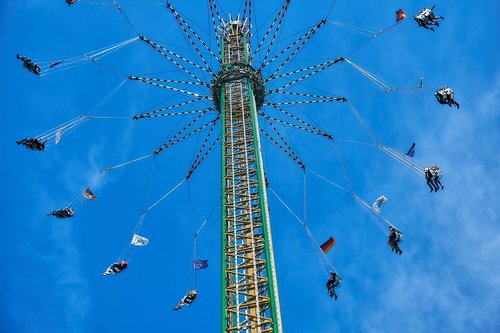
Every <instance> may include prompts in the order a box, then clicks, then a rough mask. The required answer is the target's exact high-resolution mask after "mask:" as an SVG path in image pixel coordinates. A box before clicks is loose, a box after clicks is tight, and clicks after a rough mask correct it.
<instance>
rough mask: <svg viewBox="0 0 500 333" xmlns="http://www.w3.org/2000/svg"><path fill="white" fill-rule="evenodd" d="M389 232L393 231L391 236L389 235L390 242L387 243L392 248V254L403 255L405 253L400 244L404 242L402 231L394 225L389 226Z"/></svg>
mask: <svg viewBox="0 0 500 333" xmlns="http://www.w3.org/2000/svg"><path fill="white" fill-rule="evenodd" d="M389 230H390V231H391V234H390V235H389V240H388V241H387V243H388V244H389V246H390V247H391V251H392V252H396V254H399V255H401V253H403V251H401V249H400V248H399V242H400V241H401V240H402V234H401V231H399V230H398V229H396V228H395V227H393V226H392V225H391V226H389Z"/></svg>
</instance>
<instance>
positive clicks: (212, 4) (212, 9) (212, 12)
mask: <svg viewBox="0 0 500 333" xmlns="http://www.w3.org/2000/svg"><path fill="white" fill-rule="evenodd" d="M209 7H210V15H211V16H212V24H213V28H214V32H215V35H214V38H215V40H216V41H217V49H218V50H220V49H221V45H220V41H219V37H218V36H217V35H218V33H217V26H218V25H217V23H216V22H215V15H217V19H218V20H219V25H220V23H221V17H220V15H219V10H218V9H217V5H216V4H215V1H213V0H209Z"/></svg>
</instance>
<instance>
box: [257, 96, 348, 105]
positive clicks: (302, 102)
mask: <svg viewBox="0 0 500 333" xmlns="http://www.w3.org/2000/svg"><path fill="white" fill-rule="evenodd" d="M346 101H347V99H346V98H345V97H329V98H328V99H311V100H305V101H288V102H264V105H266V106H276V105H295V104H314V103H329V102H346Z"/></svg>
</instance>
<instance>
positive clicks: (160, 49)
mask: <svg viewBox="0 0 500 333" xmlns="http://www.w3.org/2000/svg"><path fill="white" fill-rule="evenodd" d="M139 38H140V39H141V40H142V41H144V42H146V43H147V44H149V45H150V46H151V47H152V48H154V49H155V50H156V51H157V52H158V53H160V54H161V55H162V56H164V57H165V58H167V59H168V60H170V61H171V62H172V63H173V64H174V65H175V66H177V67H178V68H180V69H182V70H183V71H184V72H185V73H186V74H188V75H189V76H191V77H192V78H194V79H195V80H196V81H198V82H199V83H201V84H202V85H204V86H205V87H207V88H210V85H209V84H208V83H206V82H203V80H201V79H200V78H199V77H198V76H196V75H194V74H193V73H192V72H191V71H189V70H188V69H186V68H185V67H184V66H182V65H181V64H180V63H179V62H177V61H176V60H175V59H174V58H172V57H171V56H170V55H173V56H175V57H177V58H179V59H181V60H183V61H185V62H187V63H188V64H190V65H193V66H195V67H196V68H203V67H201V66H200V65H197V64H195V63H194V62H192V61H191V60H189V59H187V58H185V57H182V56H180V55H178V54H177V53H175V52H173V51H170V50H168V49H166V48H164V47H163V46H161V45H159V44H157V43H155V42H153V41H151V40H149V39H148V38H146V37H144V36H140V37H139ZM203 69H204V70H205V68H203Z"/></svg>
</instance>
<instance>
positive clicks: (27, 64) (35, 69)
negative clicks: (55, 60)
mask: <svg viewBox="0 0 500 333" xmlns="http://www.w3.org/2000/svg"><path fill="white" fill-rule="evenodd" d="M16 58H17V59H19V60H21V61H22V62H23V66H24V68H26V69H27V70H28V71H30V72H31V73H34V74H36V75H40V73H42V67H40V66H38V65H37V64H35V63H34V62H33V61H32V60H31V59H30V58H26V57H25V56H20V55H19V54H17V55H16Z"/></svg>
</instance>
